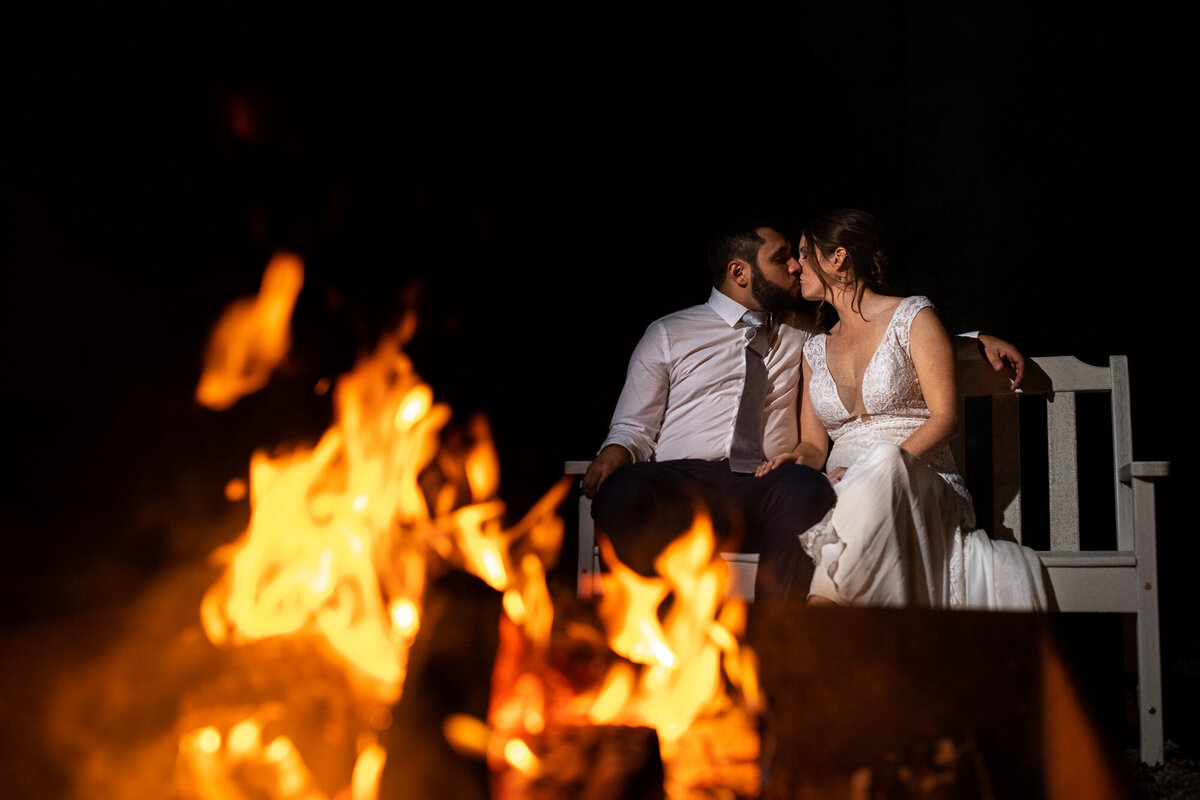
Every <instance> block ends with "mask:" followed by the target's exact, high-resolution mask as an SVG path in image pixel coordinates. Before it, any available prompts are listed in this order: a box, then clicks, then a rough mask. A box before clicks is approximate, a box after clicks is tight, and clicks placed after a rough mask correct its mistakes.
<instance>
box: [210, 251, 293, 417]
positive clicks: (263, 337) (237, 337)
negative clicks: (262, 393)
mask: <svg viewBox="0 0 1200 800" xmlns="http://www.w3.org/2000/svg"><path fill="white" fill-rule="evenodd" d="M303 284H304V264H303V262H301V260H300V259H299V258H298V257H296V256H295V255H292V254H291V253H280V254H278V255H276V256H275V257H274V258H272V259H271V261H270V263H268V264H267V268H266V270H265V271H264V272H263V277H262V284H261V285H260V287H259V292H258V296H257V297H253V298H246V299H242V300H238V301H236V302H234V303H232V304H231V305H230V306H229V308H227V309H226V310H225V313H224V314H223V315H222V316H221V318H220V319H219V320H218V321H217V324H216V327H215V328H214V329H213V332H212V334H211V336H210V337H209V343H208V349H207V351H206V352H205V355H204V372H203V374H202V376H201V378H200V382H199V384H198V385H197V386H196V399H197V400H198V401H199V402H200V403H202V404H203V405H205V406H207V407H209V408H212V409H216V410H218V411H220V410H223V409H226V408H229V407H230V406H232V405H233V404H234V403H236V402H237V400H238V398H240V397H242V396H243V395H246V394H249V393H251V392H255V391H258V390H259V389H261V388H262V387H263V386H265V385H266V383H267V381H268V380H269V379H270V377H271V373H272V372H273V371H274V370H275V368H276V367H277V366H279V364H280V362H281V361H283V358H284V356H285V355H287V352H288V348H289V347H290V346H291V332H290V330H289V326H290V322H291V316H292V309H293V308H294V307H295V304H296V298H297V296H298V295H299V294H300V287H301V286H302V285H303Z"/></svg>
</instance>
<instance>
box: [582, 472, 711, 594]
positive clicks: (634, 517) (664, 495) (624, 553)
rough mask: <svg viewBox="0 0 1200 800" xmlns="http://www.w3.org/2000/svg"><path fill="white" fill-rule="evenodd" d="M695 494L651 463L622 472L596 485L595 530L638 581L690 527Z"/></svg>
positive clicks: (695, 505)
mask: <svg viewBox="0 0 1200 800" xmlns="http://www.w3.org/2000/svg"><path fill="white" fill-rule="evenodd" d="M700 502H702V499H701V494H700V492H699V491H698V489H697V488H696V487H694V486H692V485H690V484H689V483H688V482H687V481H686V480H684V479H682V478H681V477H680V476H678V475H676V474H674V473H673V472H671V471H670V470H667V469H662V468H660V465H657V464H655V463H653V462H642V463H638V464H630V465H628V466H624V467H621V468H620V469H618V470H616V471H615V472H613V474H612V475H610V476H609V477H608V479H607V480H605V481H604V483H602V484H601V485H600V488H599V489H598V490H597V492H596V496H595V498H594V499H593V501H592V519H593V520H595V523H596V530H597V531H598V532H600V533H603V534H604V535H605V536H607V537H608V539H609V540H610V541H611V542H612V544H613V547H614V549H615V550H616V553H617V557H618V558H620V559H621V561H623V562H624V563H625V564H626V565H627V566H629V567H630V568H632V569H634V570H635V571H637V572H639V573H641V574H643V575H652V574H654V569H653V562H654V559H655V558H656V557H657V556H658V554H659V553H660V552H661V551H662V550H663V548H665V547H666V545H667V544H668V543H670V542H671V541H672V540H673V539H674V538H676V537H677V536H679V535H680V534H682V533H683V532H684V531H686V530H688V528H689V527H691V524H692V521H693V519H694V517H695V511H696V508H697V504H698V503H700Z"/></svg>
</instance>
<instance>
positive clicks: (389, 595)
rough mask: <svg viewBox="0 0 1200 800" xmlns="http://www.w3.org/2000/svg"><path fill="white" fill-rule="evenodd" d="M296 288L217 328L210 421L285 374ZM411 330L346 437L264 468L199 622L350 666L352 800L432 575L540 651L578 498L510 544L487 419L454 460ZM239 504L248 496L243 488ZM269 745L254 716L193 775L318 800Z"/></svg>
mask: <svg viewBox="0 0 1200 800" xmlns="http://www.w3.org/2000/svg"><path fill="white" fill-rule="evenodd" d="M301 274H302V273H301V267H300V265H299V261H298V260H297V259H294V258H291V257H278V258H276V259H274V260H273V261H272V262H271V264H270V265H269V266H268V268H267V273H266V274H265V275H264V278H263V291H262V292H261V293H260V296H259V298H257V299H256V300H255V301H253V302H248V301H239V302H238V303H235V304H234V305H233V306H231V307H230V309H229V311H228V312H227V313H226V314H225V316H223V317H222V320H221V322H220V323H219V324H218V326H217V327H216V329H214V331H213V336H212V341H211V343H210V346H209V349H208V358H207V359H206V369H205V372H204V375H203V377H202V379H201V381H200V388H199V389H198V390H197V396H198V397H200V398H201V399H202V400H203V401H204V402H206V404H208V405H210V406H212V407H214V408H222V407H227V406H228V405H230V404H232V402H234V401H235V400H236V399H237V397H238V396H240V394H242V393H244V392H246V391H252V390H254V389H255V388H257V387H258V386H259V385H261V382H262V381H265V380H266V377H267V376H269V372H270V369H271V368H273V366H274V365H275V364H277V363H278V362H279V360H280V359H281V358H282V357H283V355H284V353H285V352H286V342H287V336H286V332H287V313H290V308H291V305H292V303H293V302H294V300H295V293H296V292H297V291H298V290H299V286H300V276H301ZM414 324H415V323H414V322H413V320H412V319H411V318H409V319H406V320H405V321H404V322H403V323H402V324H401V325H400V326H399V327H398V328H397V329H396V330H394V331H392V332H391V333H389V334H388V335H386V336H384V337H383V338H382V339H381V340H380V342H379V343H378V345H377V346H376V348H375V351H374V352H373V353H372V354H371V355H370V356H369V357H367V358H365V359H363V360H361V361H360V362H359V363H358V364H357V365H356V367H355V368H354V369H353V370H352V371H351V372H350V373H349V374H347V375H344V376H342V377H341V378H340V379H339V380H338V381H337V382H336V384H335V385H334V387H333V406H334V422H333V424H332V425H331V426H330V427H329V428H328V429H327V430H326V431H325V432H324V434H323V435H322V436H321V437H320V438H319V440H318V441H317V442H316V444H315V445H312V446H299V447H295V448H293V449H290V450H284V451H279V452H275V453H268V452H266V451H265V450H259V451H256V452H255V453H254V454H253V455H252V457H251V461H250V469H249V481H248V487H246V488H245V489H244V491H246V492H248V497H249V502H250V508H251V516H250V522H249V525H248V527H247V529H246V530H245V532H244V533H243V535H242V536H241V537H240V538H239V539H238V540H237V541H236V542H234V543H232V544H230V545H227V546H225V547H222V548H220V549H218V550H217V551H216V552H215V553H214V554H213V560H214V561H215V563H217V564H218V565H221V566H222V567H223V572H222V574H221V576H220V578H219V579H218V580H217V581H216V582H215V583H214V584H213V585H212V586H211V587H210V589H209V591H208V592H207V593H206V594H205V596H204V599H203V602H202V604H201V610H200V615H201V621H202V624H203V628H204V631H205V633H206V635H207V636H208V638H209V639H210V640H211V641H212V642H213V643H214V644H217V645H220V646H226V647H236V646H247V645H250V644H253V643H255V642H263V641H267V640H276V639H283V640H293V641H297V642H304V643H308V644H310V645H312V646H314V647H315V648H316V649H317V650H318V651H319V652H320V653H321V654H322V655H323V656H324V657H327V658H329V659H330V660H331V661H333V662H336V663H337V664H340V665H341V667H342V668H343V669H344V671H345V675H346V677H347V680H348V682H349V685H350V686H351V688H352V690H353V692H354V693H355V695H356V697H357V698H358V702H359V705H361V706H362V707H364V708H367V709H370V711H368V712H366V713H365V714H364V722H365V724H364V725H363V728H364V736H365V738H363V740H362V741H361V742H360V743H359V746H358V748H357V750H358V756H357V760H356V763H355V767H354V772H353V776H352V780H351V785H352V792H353V798H354V800H367V798H371V797H373V796H374V793H375V790H374V788H372V787H374V786H377V785H378V779H379V775H380V773H381V770H382V768H383V765H384V763H385V761H386V753H385V752H384V751H383V750H382V748H381V747H380V746H379V744H378V743H377V742H376V741H375V740H374V738H373V734H374V731H375V730H381V729H384V728H386V727H387V725H388V724H389V723H390V715H389V716H388V717H387V719H383V718H382V717H383V715H381V713H380V712H381V710H386V707H388V706H390V705H392V704H394V703H395V702H396V701H397V700H398V698H399V696H400V694H401V692H402V691H403V684H404V678H405V673H406V667H407V656H408V650H409V647H410V645H411V644H412V642H413V641H414V639H415V637H416V636H417V634H418V632H419V630H420V627H421V613H422V603H423V596H424V592H425V588H426V582H427V580H428V577H429V575H430V574H431V572H433V571H436V570H438V569H444V568H457V569H463V570H466V571H468V572H470V573H472V574H475V575H477V576H479V577H480V578H482V579H483V580H484V581H486V582H487V583H488V584H489V585H490V586H492V587H493V588H494V589H496V590H497V591H499V592H501V593H502V596H503V608H504V610H505V613H506V614H507V615H508V617H509V618H511V619H512V620H513V622H514V624H515V625H517V626H518V628H519V629H520V630H521V631H522V635H524V636H527V637H528V638H529V640H530V641H531V642H535V643H538V646H542V647H544V646H545V643H546V642H547V641H548V640H549V636H550V629H551V625H552V621H553V610H552V603H551V601H550V596H549V589H548V586H547V583H546V574H545V564H546V563H549V562H552V561H553V559H554V558H555V557H556V556H557V551H558V548H559V546H560V544H561V538H562V522H561V520H560V519H559V518H558V516H557V514H556V509H557V506H558V505H559V503H561V501H562V498H563V497H564V496H565V492H566V490H567V483H566V481H565V480H564V481H563V482H562V483H561V484H560V485H559V486H557V487H555V488H554V489H553V490H552V491H550V492H549V493H547V495H546V496H545V497H544V498H543V499H542V500H541V501H540V502H539V503H538V504H536V505H535V507H534V508H533V509H532V510H531V511H530V512H529V513H528V514H527V515H526V517H525V518H524V519H523V520H521V521H520V522H519V523H518V524H517V525H516V526H514V527H513V528H511V529H505V527H504V525H503V524H502V516H503V514H504V510H505V508H504V504H503V503H502V502H501V501H500V500H499V499H497V498H496V496H495V495H496V492H497V490H498V487H499V466H498V458H497V455H496V452H495V450H494V448H493V447H492V445H491V437H490V432H489V430H488V426H487V424H486V422H485V421H484V420H483V419H482V418H479V419H475V420H473V421H472V423H471V425H470V427H469V431H468V435H466V436H465V437H460V438H459V439H458V440H455V441H452V442H451V443H449V444H447V445H443V443H442V442H441V435H442V431H443V428H444V427H445V426H446V424H447V423H448V422H449V420H450V417H451V415H450V409H449V408H448V407H447V406H446V405H445V404H443V403H439V402H436V401H435V399H434V395H433V391H432V389H431V388H430V387H429V386H428V385H426V384H425V383H424V382H422V381H421V379H420V378H419V376H418V375H417V374H416V373H415V371H414V370H413V367H412V364H411V362H410V361H409V359H408V358H407V357H406V356H405V355H404V353H403V351H402V345H403V344H404V342H405V341H407V339H408V338H409V337H410V336H411V334H412V332H413V329H414ZM280 348H282V349H280ZM251 373H253V376H251ZM227 493H228V495H229V496H230V497H231V498H236V497H238V496H240V493H239V491H238V489H237V486H236V482H231V486H230V487H227ZM262 730H263V722H262V721H261V720H259V719H258V717H257V716H255V715H254V714H252V715H251V716H250V717H247V718H245V719H243V720H241V721H239V722H237V723H236V724H234V725H232V726H231V727H229V728H228V729H227V730H224V731H222V730H218V728H217V727H214V726H211V725H208V726H203V727H200V728H198V729H195V730H192V731H190V732H188V733H186V734H185V735H184V737H183V738H182V740H181V744H180V753H181V759H182V762H183V764H184V765H185V767H186V769H185V772H186V773H187V774H189V775H191V776H193V779H194V782H195V785H196V786H197V787H198V791H199V793H200V794H201V796H202V797H209V796H212V797H218V796H225V795H223V794H221V792H222V791H224V790H223V789H222V788H221V787H222V786H225V785H226V783H228V782H230V781H233V780H235V777H234V776H236V775H240V774H246V770H245V768H244V765H245V764H246V763H248V762H254V763H255V764H257V765H258V767H257V768H256V769H257V771H256V773H255V774H260V773H263V771H264V769H265V770H266V772H269V773H271V774H272V775H273V776H274V777H273V778H272V780H274V781H275V783H273V784H272V786H273V788H272V790H271V791H270V792H268V796H271V797H281V798H282V797H289V798H290V797H305V798H317V797H319V796H322V795H320V794H315V793H314V792H315V791H316V790H315V789H313V788H312V785H311V784H312V782H311V780H310V779H309V778H308V777H307V773H306V771H305V769H304V765H303V760H302V758H301V757H300V754H299V752H298V751H297V749H296V747H295V746H294V745H293V744H292V743H291V742H290V741H289V740H287V739H286V737H282V738H276V739H275V740H274V741H272V742H270V743H263V742H262V741H260V739H259V737H260V735H261V731H262ZM508 755H509V758H510V760H511V762H512V763H513V764H514V765H516V766H518V767H519V768H522V769H534V767H533V764H535V763H536V758H535V757H534V756H533V754H532V753H523V752H521V751H520V748H519V745H518V744H516V743H515V742H510V744H509V754H508ZM260 762H261V763H260ZM263 764H266V765H269V767H270V768H269V769H268V768H267V767H263V766H262V765H263ZM239 765H241V766H239ZM203 787H208V789H205V788H203ZM214 792H215V794H214Z"/></svg>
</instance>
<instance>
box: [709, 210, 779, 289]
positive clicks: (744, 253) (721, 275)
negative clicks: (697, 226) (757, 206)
mask: <svg viewBox="0 0 1200 800" xmlns="http://www.w3.org/2000/svg"><path fill="white" fill-rule="evenodd" d="M759 228H773V229H775V230H779V227H778V225H776V224H775V222H773V221H772V220H771V219H770V218H769V217H767V216H766V215H758V214H742V215H737V216H733V217H728V218H726V219H724V220H720V221H718V222H716V223H714V224H713V225H711V226H710V233H709V237H708V268H709V270H710V271H711V273H712V282H713V286H720V285H721V283H722V282H723V281H724V280H725V267H726V266H728V264H729V262H730V261H732V260H733V259H735V258H740V259H742V260H743V261H745V262H747V263H748V264H752V265H757V263H758V249H759V248H760V247H762V246H763V245H764V244H765V243H766V239H764V238H762V237H761V236H759V235H758V229H759Z"/></svg>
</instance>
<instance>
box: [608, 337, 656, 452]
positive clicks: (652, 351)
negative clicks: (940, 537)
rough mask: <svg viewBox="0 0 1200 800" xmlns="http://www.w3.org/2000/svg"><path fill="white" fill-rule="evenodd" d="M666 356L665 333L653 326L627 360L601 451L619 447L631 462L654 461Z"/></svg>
mask: <svg viewBox="0 0 1200 800" xmlns="http://www.w3.org/2000/svg"><path fill="white" fill-rule="evenodd" d="M667 356H668V353H667V337H666V332H665V331H664V330H663V327H662V326H661V325H660V324H657V323H655V324H652V325H651V326H650V327H649V328H647V329H646V332H645V334H643V335H642V338H641V340H640V341H639V342H638V344H637V347H635V348H634V350H633V355H631V356H630V358H629V367H628V369H627V370H626V373H625V386H624V387H623V388H622V389H621V396H620V398H618V400H617V406H616V409H615V410H614V411H613V418H612V424H611V426H610V427H609V431H608V436H607V437H606V438H605V439H604V442H603V444H601V445H600V449H601V450H603V449H604V448H605V447H607V446H608V445H610V444H619V445H621V446H622V447H624V448H625V449H626V450H628V451H629V454H630V455H631V456H632V457H633V460H634V461H649V460H650V459H651V458H652V457H653V455H654V446H655V443H656V442H657V441H658V434H659V432H660V431H661V430H662V423H663V417H664V415H665V414H666V410H667V397H668V395H669V393H670V391H669V386H670V365H669V362H668V358H667Z"/></svg>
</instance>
